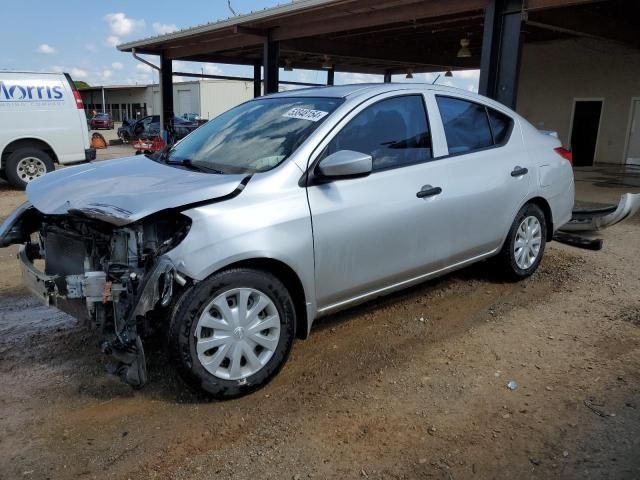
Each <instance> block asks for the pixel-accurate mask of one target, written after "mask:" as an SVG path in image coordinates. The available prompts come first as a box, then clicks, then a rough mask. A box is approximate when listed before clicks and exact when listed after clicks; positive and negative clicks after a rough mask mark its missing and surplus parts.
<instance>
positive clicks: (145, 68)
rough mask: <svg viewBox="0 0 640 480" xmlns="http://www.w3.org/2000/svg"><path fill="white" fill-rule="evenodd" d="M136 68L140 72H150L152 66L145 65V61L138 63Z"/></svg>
mask: <svg viewBox="0 0 640 480" xmlns="http://www.w3.org/2000/svg"><path fill="white" fill-rule="evenodd" d="M136 70H137V71H138V72H140V73H149V72H151V67H150V66H149V65H145V64H144V63H139V64H137V65H136Z"/></svg>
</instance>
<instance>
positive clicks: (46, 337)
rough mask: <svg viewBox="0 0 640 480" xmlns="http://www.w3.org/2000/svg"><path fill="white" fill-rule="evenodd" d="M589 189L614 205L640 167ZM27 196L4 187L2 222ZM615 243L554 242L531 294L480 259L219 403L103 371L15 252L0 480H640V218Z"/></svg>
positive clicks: (2, 304) (89, 338) (3, 280)
mask: <svg viewBox="0 0 640 480" xmlns="http://www.w3.org/2000/svg"><path fill="white" fill-rule="evenodd" d="M577 188H578V197H579V199H581V200H583V201H589V202H598V203H607V202H615V201H617V199H618V197H619V194H620V193H622V192H625V191H633V192H639V191H640V171H635V172H631V173H627V175H626V176H625V177H619V176H617V175H616V172H615V171H613V172H612V171H608V170H607V171H604V170H590V171H585V172H581V173H580V175H579V179H578V181H577ZM22 199H23V194H22V193H21V192H17V191H14V190H11V189H10V188H9V187H8V186H6V184H0V218H3V217H5V216H6V215H7V214H8V213H9V212H10V211H11V210H12V209H13V208H14V207H15V206H16V205H17V204H18V203H20V202H21V201H22ZM600 237H601V238H603V239H604V241H605V246H604V249H603V250H602V251H600V252H592V251H585V250H578V249H574V248H571V247H568V246H565V245H560V244H557V243H555V242H554V243H552V244H551V245H549V247H548V250H547V254H546V255H545V258H544V261H543V263H542V266H541V268H540V270H539V271H538V272H537V273H536V274H535V275H534V276H533V277H532V278H530V279H528V280H526V281H524V282H521V283H517V284H507V283H503V282H501V281H500V280H499V279H498V278H496V277H495V275H493V273H492V272H491V270H490V268H489V267H488V265H487V264H479V265H476V266H474V267H471V268H468V269H466V270H463V271H460V272H457V273H455V274H452V275H448V276H446V277H444V278H441V279H439V280H435V281H430V282H427V283H425V284H423V285H421V286H418V287H415V288H412V289H411V290H409V291H407V292H404V293H402V294H397V295H393V296H391V297H390V298H386V299H384V300H380V301H376V302H373V303H369V304H367V305H365V306H362V307H358V308H354V309H352V310H350V311H347V312H345V313H341V314H339V315H334V316H331V317H329V318H326V319H324V320H322V321H321V322H319V323H318V324H317V325H316V326H315V327H314V329H313V331H312V334H311V337H310V338H309V339H308V340H306V341H299V342H297V343H296V344H295V346H294V349H293V352H292V355H291V358H290V359H289V362H288V364H287V365H286V366H285V368H284V369H283V370H282V372H281V373H280V375H278V376H277V378H276V379H275V380H274V381H273V382H272V383H271V384H270V385H269V386H267V387H266V388H264V389H262V390H260V391H259V392H257V393H256V394H254V395H251V396H248V397H245V398H242V399H240V400H236V401H229V402H222V403H221V402H205V401H203V400H201V399H200V398H198V397H197V396H194V395H192V394H190V393H188V392H187V391H186V390H185V389H184V387H183V385H182V383H181V382H180V380H179V379H177V378H176V376H175V374H174V372H173V370H172V367H171V365H170V364H168V362H167V361H166V360H165V358H164V356H163V355H162V351H161V350H160V349H156V350H155V351H152V352H149V353H148V355H147V358H150V357H151V360H150V366H149V369H150V376H151V381H150V383H149V385H148V386H147V387H145V389H143V390H141V391H133V390H131V389H130V388H129V387H127V386H126V385H124V384H121V383H120V382H119V381H118V380H117V379H115V378H113V377H110V376H109V375H107V374H106V373H104V358H103V357H102V355H101V354H100V353H99V352H98V349H97V348H96V342H97V339H96V338H95V337H94V336H93V334H92V332H91V331H90V329H88V328H86V327H84V326H83V325H81V324H79V323H78V322H77V321H75V320H74V319H72V318H70V317H68V316H66V315H65V314H62V313H60V312H57V311H55V310H51V309H47V308H45V307H42V306H39V305H38V304H37V302H36V301H34V300H33V299H32V298H31V297H29V296H28V294H27V292H26V291H25V290H24V288H23V287H22V286H21V283H20V278H19V274H18V268H17V262H16V260H15V258H14V255H15V249H13V248H11V249H5V250H0V385H1V389H0V478H1V479H18V478H26V479H30V478H33V479H124V480H126V479H131V480H137V479H213V478H230V479H247V478H274V479H276V478H277V479H288V478H289V479H300V480H302V479H307V478H317V479H321V478H336V479H338V478H340V479H343V478H369V479H414V478H433V479H440V478H442V479H463V478H504V479H513V478H540V479H549V478H571V479H573V478H575V479H578V478H580V479H582V478H603V479H633V478H636V479H637V478H640V273H639V272H640V216H636V217H635V218H634V219H632V220H630V221H628V222H627V223H624V224H621V225H618V226H616V227H614V228H612V229H610V230H608V231H605V232H601V234H600ZM511 380H514V381H515V382H517V385H518V386H517V389H515V390H509V389H508V388H507V383H508V382H510V381H511Z"/></svg>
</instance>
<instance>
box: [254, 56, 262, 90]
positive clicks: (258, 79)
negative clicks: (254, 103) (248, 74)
mask: <svg viewBox="0 0 640 480" xmlns="http://www.w3.org/2000/svg"><path fill="white" fill-rule="evenodd" d="M261 95H262V64H261V63H260V62H255V63H254V64H253V98H258V97H259V96H261Z"/></svg>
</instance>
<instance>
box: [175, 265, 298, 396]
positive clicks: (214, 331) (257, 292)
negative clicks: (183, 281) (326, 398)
mask: <svg viewBox="0 0 640 480" xmlns="http://www.w3.org/2000/svg"><path fill="white" fill-rule="evenodd" d="M294 336H295V309H294V307H293V301H292V300H291V296H290V295H289V292H288V291H287V289H286V288H285V286H284V285H283V284H282V283H281V282H280V281H279V280H278V279H277V278H276V277H274V276H273V275H271V274H270V273H267V272H263V271H259V270H252V269H244V268H243V269H231V270H226V271H223V272H220V273H216V274H214V275H212V276H210V277H209V278H207V279H206V280H204V281H202V282H200V283H198V284H196V285H195V286H194V287H193V288H192V290H190V291H188V292H187V293H186V294H185V297H184V298H183V299H182V300H181V301H180V302H178V305H177V306H176V309H175V311H174V314H173V316H172V319H171V325H170V328H169V349H170V353H171V358H172V360H173V361H174V362H175V363H176V366H177V368H178V371H179V372H180V374H181V376H182V378H183V379H184V380H185V381H186V382H187V383H188V384H189V385H191V386H193V387H196V388H199V389H201V390H204V391H205V392H206V393H207V394H209V395H210V396H212V397H213V398H217V399H220V400H226V399H231V398H236V397H240V396H242V395H246V394H247V393H250V392H253V391H255V390H257V389H258V388H261V387H263V386H264V385H266V384H267V383H268V382H269V381H270V380H271V379H272V378H273V377H274V376H275V375H276V374H277V373H278V371H279V370H280V368H282V366H283V365H284V363H285V362H286V360H287V358H288V356H289V352H290V351H291V346H292V344H293V339H294Z"/></svg>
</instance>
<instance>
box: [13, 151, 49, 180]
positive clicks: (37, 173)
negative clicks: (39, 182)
mask: <svg viewBox="0 0 640 480" xmlns="http://www.w3.org/2000/svg"><path fill="white" fill-rule="evenodd" d="M16 170H17V172H18V177H20V179H21V180H22V181H23V182H27V183H29V182H30V181H31V180H33V179H34V178H37V177H41V176H42V175H44V174H45V173H47V166H46V165H45V164H44V162H43V161H42V160H40V159H39V158H36V157H25V158H23V159H22V160H20V161H19V162H18V167H17V169H16Z"/></svg>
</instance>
